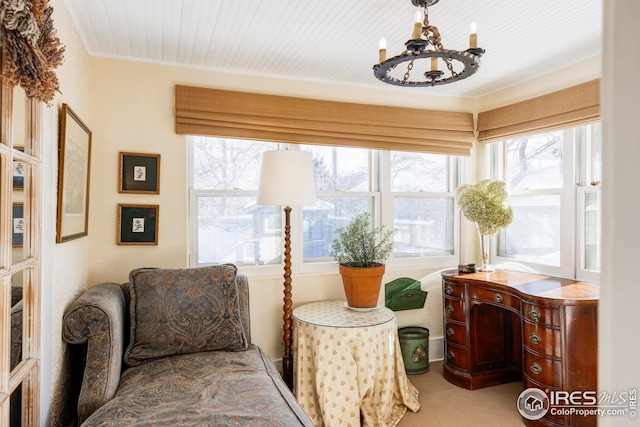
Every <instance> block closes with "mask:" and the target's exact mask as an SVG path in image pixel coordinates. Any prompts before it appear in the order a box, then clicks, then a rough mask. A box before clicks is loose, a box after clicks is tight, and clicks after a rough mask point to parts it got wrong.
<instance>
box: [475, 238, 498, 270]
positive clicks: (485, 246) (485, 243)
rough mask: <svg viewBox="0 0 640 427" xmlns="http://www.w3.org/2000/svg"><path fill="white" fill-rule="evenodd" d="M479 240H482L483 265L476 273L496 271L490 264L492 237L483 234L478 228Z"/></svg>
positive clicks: (481, 254)
mask: <svg viewBox="0 0 640 427" xmlns="http://www.w3.org/2000/svg"><path fill="white" fill-rule="evenodd" d="M478 238H479V239H480V256H481V257H482V265H481V266H480V268H477V269H476V271H484V272H493V271H496V269H495V268H494V267H493V266H492V265H491V264H489V254H490V248H491V235H490V234H482V233H481V232H480V228H478Z"/></svg>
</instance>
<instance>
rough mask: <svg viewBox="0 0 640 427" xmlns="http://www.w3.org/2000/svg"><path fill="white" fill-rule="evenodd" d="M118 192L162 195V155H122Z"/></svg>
mask: <svg viewBox="0 0 640 427" xmlns="http://www.w3.org/2000/svg"><path fill="white" fill-rule="evenodd" d="M118 192H119V193H136V194H160V154H142V153H120V173H119V183H118Z"/></svg>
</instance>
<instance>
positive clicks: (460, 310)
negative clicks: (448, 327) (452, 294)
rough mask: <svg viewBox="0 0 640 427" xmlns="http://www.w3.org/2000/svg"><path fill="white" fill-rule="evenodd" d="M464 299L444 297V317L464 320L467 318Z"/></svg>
mask: <svg viewBox="0 0 640 427" xmlns="http://www.w3.org/2000/svg"><path fill="white" fill-rule="evenodd" d="M465 314H466V313H465V310H464V301H461V300H457V299H451V298H447V297H445V298H444V318H445V319H451V320H457V321H458V322H464V321H465V319H466V316H465Z"/></svg>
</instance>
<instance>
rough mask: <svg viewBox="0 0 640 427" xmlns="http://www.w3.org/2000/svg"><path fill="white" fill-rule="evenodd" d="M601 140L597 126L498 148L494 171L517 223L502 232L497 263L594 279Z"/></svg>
mask: <svg viewBox="0 0 640 427" xmlns="http://www.w3.org/2000/svg"><path fill="white" fill-rule="evenodd" d="M600 135H601V130H600V126H599V124H598V125H588V126H581V127H578V128H571V129H565V130H556V131H550V132H545V133H541V134H536V135H528V136H522V137H520V138H515V139H511V140H507V141H504V142H502V143H496V144H494V145H493V148H494V156H492V158H493V160H494V164H493V171H494V174H495V175H496V176H497V177H500V178H499V179H504V180H505V182H506V183H507V186H508V188H509V192H510V199H509V204H510V205H511V206H512V208H513V212H514V220H513V223H512V224H511V225H510V226H509V227H507V228H506V229H505V230H502V231H501V232H500V233H499V234H498V238H497V245H496V246H497V248H496V251H495V255H496V256H497V257H498V261H500V260H501V258H504V259H503V260H506V259H509V260H517V261H520V262H524V263H527V264H531V266H532V267H533V268H535V269H536V270H538V271H540V272H543V273H547V274H554V275H559V276H562V277H576V278H578V279H582V280H591V281H596V280H597V274H595V275H594V274H592V273H597V272H598V271H599V260H600V255H599V248H600V246H599V242H600V188H599V180H600V178H601V155H600V153H601V141H600V139H601V138H600ZM576 184H577V185H576ZM590 272H591V273H590Z"/></svg>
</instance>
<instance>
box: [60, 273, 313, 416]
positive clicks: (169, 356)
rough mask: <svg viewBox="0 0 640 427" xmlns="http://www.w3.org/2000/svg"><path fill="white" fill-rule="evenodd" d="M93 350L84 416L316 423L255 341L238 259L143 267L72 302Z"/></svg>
mask: <svg viewBox="0 0 640 427" xmlns="http://www.w3.org/2000/svg"><path fill="white" fill-rule="evenodd" d="M63 337H64V339H65V341H66V342H68V343H69V344H72V345H73V346H76V345H77V346H82V347H80V348H82V349H83V350H84V351H86V363H85V366H84V372H83V375H82V386H81V390H80V396H79V398H78V404H77V412H78V414H77V416H78V424H79V425H82V426H83V427H89V426H116V425H117V426H125V425H126V426H132V425H162V426H177V425H198V426H224V425H251V426H260V425H269V426H295V425H301V426H311V425H312V423H311V422H310V420H309V419H308V417H307V416H306V414H305V413H304V411H303V410H302V409H301V408H300V406H299V405H298V403H297V402H296V400H295V398H294V396H293V394H292V393H291V392H290V390H289V389H288V388H287V386H286V385H285V383H284V382H283V381H282V379H281V377H280V374H279V373H278V371H277V369H276V368H275V366H274V365H273V363H272V362H271V360H270V359H269V357H268V356H267V355H266V354H265V353H264V352H263V351H262V350H261V349H260V348H259V347H258V346H256V345H254V344H251V336H250V322H249V288H248V282H247V278H246V276H244V275H239V274H237V270H236V268H235V266H233V265H220V266H211V267H201V268H188V269H158V268H142V269H136V270H133V271H132V272H131V273H130V275H129V282H128V283H125V284H122V285H120V284H116V283H103V284H100V285H97V286H95V287H92V288H91V289H89V290H87V291H86V292H85V293H83V294H82V295H81V296H80V297H79V298H78V299H77V300H76V301H74V302H73V303H72V304H71V305H70V306H69V307H68V308H67V310H66V311H65V315H64V320H63Z"/></svg>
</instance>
